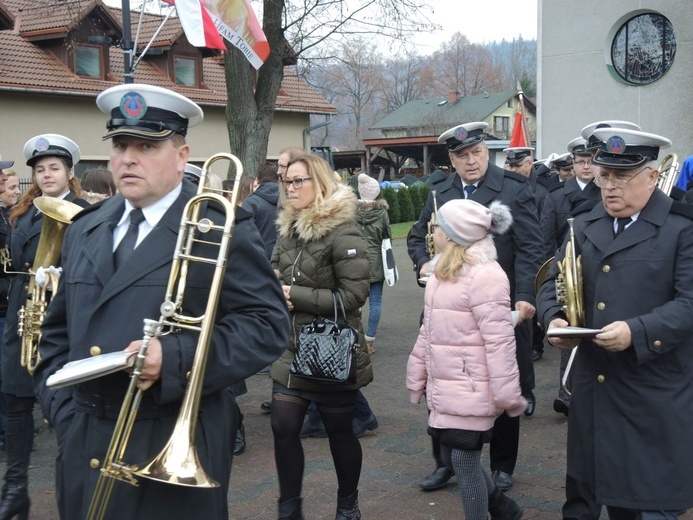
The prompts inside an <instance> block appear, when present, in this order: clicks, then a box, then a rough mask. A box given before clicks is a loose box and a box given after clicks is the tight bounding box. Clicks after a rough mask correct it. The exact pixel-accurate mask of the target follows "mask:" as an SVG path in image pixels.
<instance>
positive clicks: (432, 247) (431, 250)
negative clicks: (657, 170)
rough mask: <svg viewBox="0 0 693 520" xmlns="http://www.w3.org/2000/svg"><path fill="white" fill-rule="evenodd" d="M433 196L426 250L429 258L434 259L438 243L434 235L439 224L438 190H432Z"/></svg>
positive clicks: (427, 226)
mask: <svg viewBox="0 0 693 520" xmlns="http://www.w3.org/2000/svg"><path fill="white" fill-rule="evenodd" d="M431 196H433V213H431V218H430V219H429V221H428V224H426V231H427V233H426V252H427V253H428V256H429V258H431V259H433V257H434V256H435V254H436V244H435V242H434V240H433V235H434V234H435V230H436V225H437V224H438V201H437V200H436V190H431Z"/></svg>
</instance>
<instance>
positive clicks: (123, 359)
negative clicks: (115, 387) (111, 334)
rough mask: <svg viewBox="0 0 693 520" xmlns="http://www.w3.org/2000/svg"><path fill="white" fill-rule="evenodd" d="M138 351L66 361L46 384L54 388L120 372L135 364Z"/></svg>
mask: <svg viewBox="0 0 693 520" xmlns="http://www.w3.org/2000/svg"><path fill="white" fill-rule="evenodd" d="M136 357H137V352H123V351H120V352H111V353H109V354H102V355H100V356H94V357H90V358H86V359H78V360H77V361H70V362H69V363H66V364H65V366H64V367H63V368H61V369H60V370H58V371H57V372H56V373H55V374H53V375H51V376H50V377H49V378H48V380H47V381H46V386H47V387H48V388H52V389H58V388H64V387H66V386H70V385H74V384H77V383H83V382H84V381H89V380H91V379H96V378H97V377H102V376H105V375H108V374H112V373H113V372H118V371H119V370H123V369H125V368H129V367H132V366H133V365H134V364H135V358H136Z"/></svg>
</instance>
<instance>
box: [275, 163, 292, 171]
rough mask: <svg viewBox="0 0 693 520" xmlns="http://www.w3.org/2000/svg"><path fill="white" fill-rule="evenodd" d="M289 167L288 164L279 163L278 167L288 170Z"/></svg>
mask: <svg viewBox="0 0 693 520" xmlns="http://www.w3.org/2000/svg"><path fill="white" fill-rule="evenodd" d="M288 167H289V165H288V164H282V163H277V169H278V170H279V169H281V170H286V169H287V168H288Z"/></svg>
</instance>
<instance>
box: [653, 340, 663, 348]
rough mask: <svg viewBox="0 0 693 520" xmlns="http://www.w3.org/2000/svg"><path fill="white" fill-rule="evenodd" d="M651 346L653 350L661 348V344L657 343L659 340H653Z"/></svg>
mask: <svg viewBox="0 0 693 520" xmlns="http://www.w3.org/2000/svg"><path fill="white" fill-rule="evenodd" d="M652 346H653V347H654V348H662V342H661V341H659V340H655V342H654V343H652Z"/></svg>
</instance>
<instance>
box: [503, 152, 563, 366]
mask: <svg viewBox="0 0 693 520" xmlns="http://www.w3.org/2000/svg"><path fill="white" fill-rule="evenodd" d="M503 151H504V152H505V154H506V159H505V169H506V170H509V171H511V172H515V173H519V174H520V175H522V176H523V177H526V178H527V181H528V182H529V186H530V187H531V189H532V192H533V193H534V202H535V204H536V206H537V213H538V214H539V222H540V224H541V235H542V237H543V238H544V248H543V249H544V254H543V255H542V258H541V261H542V262H545V261H546V260H548V259H549V258H550V257H551V254H550V253H549V252H548V248H547V246H546V240H547V239H546V237H547V236H549V234H550V221H549V220H548V219H546V218H545V213H546V211H547V209H549V206H548V205H546V204H545V203H546V201H547V200H548V196H549V190H548V189H547V187H546V186H544V185H543V184H541V183H539V182H538V175H537V171H536V169H535V168H534V148H532V147H530V146H521V147H514V148H506V149H505V150H503ZM543 353H544V330H543V329H542V328H541V327H540V326H539V324H538V323H537V321H536V319H532V361H539V360H540V359H541V357H542V355H543Z"/></svg>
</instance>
